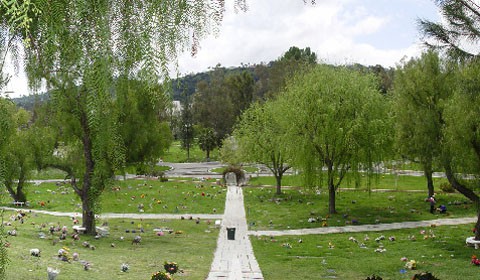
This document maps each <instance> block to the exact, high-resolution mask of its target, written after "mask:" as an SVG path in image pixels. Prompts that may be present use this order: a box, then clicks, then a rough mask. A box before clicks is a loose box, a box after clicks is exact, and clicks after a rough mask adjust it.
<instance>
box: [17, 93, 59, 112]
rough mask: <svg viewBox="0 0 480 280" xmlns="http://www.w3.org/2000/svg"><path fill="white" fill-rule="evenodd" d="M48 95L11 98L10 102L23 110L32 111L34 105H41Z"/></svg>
mask: <svg viewBox="0 0 480 280" xmlns="http://www.w3.org/2000/svg"><path fill="white" fill-rule="evenodd" d="M49 98H50V95H49V94H48V93H40V94H32V95H24V96H21V97H17V98H12V101H13V102H14V103H15V104H16V105H17V106H18V107H22V108H24V109H25V110H28V111H32V110H33V108H34V106H35V104H36V103H43V102H46V101H48V99H49Z"/></svg>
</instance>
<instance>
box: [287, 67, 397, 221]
mask: <svg viewBox="0 0 480 280" xmlns="http://www.w3.org/2000/svg"><path fill="white" fill-rule="evenodd" d="M278 102H279V103H278V106H280V107H281V108H282V109H281V112H282V116H283V125H284V126H285V127H287V128H288V129H287V134H286V135H285V138H286V139H288V140H286V141H287V142H286V145H287V147H288V150H289V153H290V154H291V156H292V157H293V159H294V163H295V164H296V166H298V167H301V169H302V171H303V172H304V175H305V177H306V179H307V180H306V184H307V185H310V186H312V185H317V186H319V185H320V184H322V183H326V185H327V187H328V192H329V212H330V213H335V212H336V209H335V192H336V190H337V188H338V187H339V186H340V184H341V182H342V180H343V179H344V178H345V175H346V174H347V172H353V173H355V172H359V171H368V170H371V169H372V167H373V164H374V163H376V162H380V161H381V159H382V157H383V156H384V155H385V153H386V152H387V151H388V150H389V149H390V143H391V137H390V135H391V129H390V127H391V122H390V118H389V116H388V114H387V108H388V105H389V102H388V100H387V99H386V98H385V97H384V96H382V95H381V94H380V92H379V91H378V87H377V84H376V81H375V79H374V77H373V76H371V75H364V74H362V73H360V72H358V71H353V70H350V69H348V68H346V67H332V66H327V65H318V66H317V67H315V68H313V69H312V70H311V71H308V72H306V73H305V74H303V75H298V76H296V78H295V79H294V80H292V81H291V83H290V84H287V89H286V92H285V93H284V94H283V95H281V96H280V97H279V100H278ZM324 167H325V168H326V176H324V174H323V168H324Z"/></svg>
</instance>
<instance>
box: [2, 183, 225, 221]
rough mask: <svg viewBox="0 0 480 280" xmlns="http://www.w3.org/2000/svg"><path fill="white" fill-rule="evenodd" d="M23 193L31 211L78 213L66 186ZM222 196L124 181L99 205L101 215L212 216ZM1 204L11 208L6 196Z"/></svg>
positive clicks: (196, 186) (188, 186)
mask: <svg viewBox="0 0 480 280" xmlns="http://www.w3.org/2000/svg"><path fill="white" fill-rule="evenodd" d="M27 191H28V194H27V198H28V200H29V201H30V205H31V206H30V207H31V208H34V209H44V210H50V211H64V212H81V202H80V199H79V198H78V196H77V195H75V194H74V191H73V189H72V188H71V186H70V185H69V184H60V185H58V184H55V183H42V184H40V185H34V184H32V185H31V186H28V187H27ZM225 194H226V188H224V187H222V186H218V185H216V184H213V183H210V182H199V181H198V182H194V181H191V180H186V181H168V182H160V181H158V180H146V179H140V180H127V181H116V182H115V183H114V184H113V186H112V187H110V188H107V189H106V190H105V191H104V193H103V194H102V195H101V204H100V205H101V212H104V213H110V212H111V213H169V214H183V213H189V214H213V213H223V210H224V208H225ZM1 201H2V205H3V206H12V199H11V198H10V197H9V195H8V194H5V195H4V196H3V197H2V200H1ZM42 205H43V206H42Z"/></svg>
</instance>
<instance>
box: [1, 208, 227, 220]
mask: <svg viewBox="0 0 480 280" xmlns="http://www.w3.org/2000/svg"><path fill="white" fill-rule="evenodd" d="M1 209H4V210H11V211H17V210H26V211H30V212H32V213H38V214H45V215H51V216H57V217H81V216H82V213H80V212H56V211H47V210H36V209H28V208H21V207H20V208H13V207H1ZM97 217H98V218H101V219H167V220H179V219H181V218H182V217H184V218H185V219H189V218H190V217H192V218H193V219H196V218H200V219H202V220H203V219H205V220H220V219H222V218H223V215H222V214H148V213H147V214H146V213H103V214H100V215H97Z"/></svg>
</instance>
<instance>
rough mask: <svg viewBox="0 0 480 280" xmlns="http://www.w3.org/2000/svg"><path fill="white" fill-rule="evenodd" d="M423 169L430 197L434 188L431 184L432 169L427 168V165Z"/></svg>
mask: <svg viewBox="0 0 480 280" xmlns="http://www.w3.org/2000/svg"><path fill="white" fill-rule="evenodd" d="M424 170H425V171H424V172H423V174H424V175H425V178H426V179H427V188H428V197H431V196H433V195H434V194H435V189H434V186H433V178H432V175H433V170H432V168H427V167H425V168H424Z"/></svg>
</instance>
